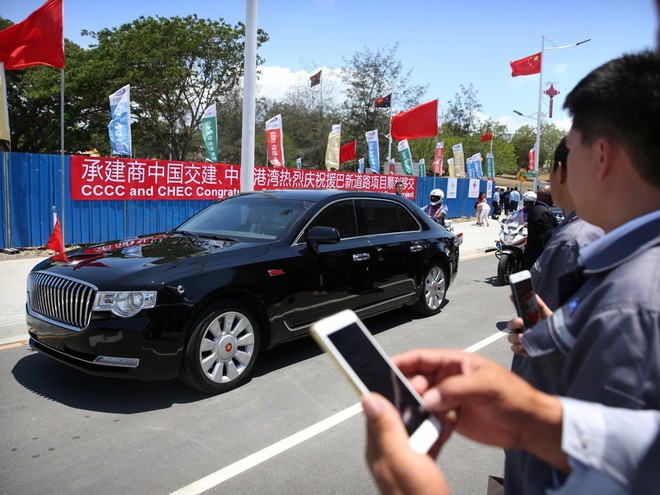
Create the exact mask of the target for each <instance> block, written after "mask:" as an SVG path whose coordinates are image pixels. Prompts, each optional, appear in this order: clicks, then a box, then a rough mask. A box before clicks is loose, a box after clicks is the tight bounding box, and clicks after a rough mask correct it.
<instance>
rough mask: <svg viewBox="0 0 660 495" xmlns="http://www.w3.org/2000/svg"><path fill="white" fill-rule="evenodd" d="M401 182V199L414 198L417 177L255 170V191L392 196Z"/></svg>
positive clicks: (259, 168) (327, 171) (292, 169)
mask: <svg viewBox="0 0 660 495" xmlns="http://www.w3.org/2000/svg"><path fill="white" fill-rule="evenodd" d="M398 181H401V182H403V195H404V196H405V197H406V198H408V199H415V198H416V197H417V177H416V176H410V175H379V174H359V173H354V172H339V171H336V170H298V169H295V168H280V169H274V168H269V167H254V190H255V191H261V190H264V189H348V190H360V191H373V192H384V193H393V192H394V190H395V184H396V183H397V182H398Z"/></svg>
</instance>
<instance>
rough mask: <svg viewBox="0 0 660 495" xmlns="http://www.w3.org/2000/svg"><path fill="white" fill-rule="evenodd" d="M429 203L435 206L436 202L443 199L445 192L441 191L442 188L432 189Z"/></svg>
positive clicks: (440, 201)
mask: <svg viewBox="0 0 660 495" xmlns="http://www.w3.org/2000/svg"><path fill="white" fill-rule="evenodd" d="M430 196H431V197H430V201H429V202H430V203H431V204H432V205H433V206H435V205H437V204H438V203H442V200H443V199H445V193H443V192H442V189H433V191H431V194H430Z"/></svg>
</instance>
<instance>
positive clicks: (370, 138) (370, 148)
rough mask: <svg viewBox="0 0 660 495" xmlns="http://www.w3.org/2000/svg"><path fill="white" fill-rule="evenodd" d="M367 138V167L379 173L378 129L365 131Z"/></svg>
mask: <svg viewBox="0 0 660 495" xmlns="http://www.w3.org/2000/svg"><path fill="white" fill-rule="evenodd" d="M364 135H365V137H366V138H367V158H368V159H369V168H370V169H371V171H372V172H374V173H376V174H379V173H380V152H379V150H378V130H375V131H369V132H366V133H365V134H364Z"/></svg>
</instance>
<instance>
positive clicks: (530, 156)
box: [527, 148, 536, 170]
mask: <svg viewBox="0 0 660 495" xmlns="http://www.w3.org/2000/svg"><path fill="white" fill-rule="evenodd" d="M535 154H536V151H534V148H532V149H530V150H529V153H528V154H527V162H528V163H527V169H528V170H534V164H535V161H536V160H535V159H534V155H535Z"/></svg>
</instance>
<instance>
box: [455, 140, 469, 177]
mask: <svg viewBox="0 0 660 495" xmlns="http://www.w3.org/2000/svg"><path fill="white" fill-rule="evenodd" d="M452 151H453V152H454V173H455V174H456V177H459V178H460V177H465V175H466V174H465V155H464V154H463V143H459V144H455V145H454V146H452Z"/></svg>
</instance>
